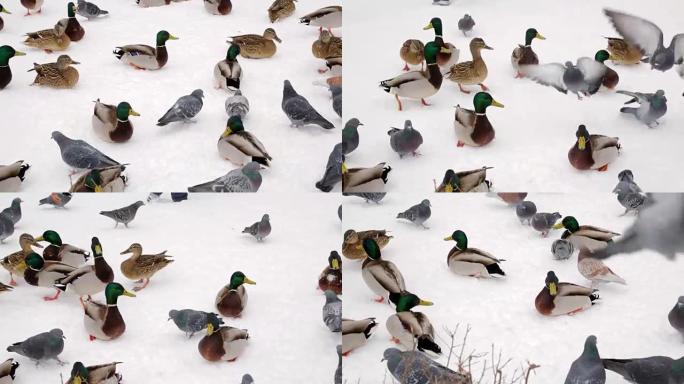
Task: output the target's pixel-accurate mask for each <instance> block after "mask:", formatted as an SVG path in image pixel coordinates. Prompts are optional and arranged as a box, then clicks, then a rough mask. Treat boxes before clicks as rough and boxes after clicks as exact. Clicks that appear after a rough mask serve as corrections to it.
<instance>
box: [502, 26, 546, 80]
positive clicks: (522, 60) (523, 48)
mask: <svg viewBox="0 0 684 384" xmlns="http://www.w3.org/2000/svg"><path fill="white" fill-rule="evenodd" d="M534 39H539V40H545V39H546V37H544V36H542V35H541V34H540V33H539V32H537V30H536V29H534V28H528V29H527V31H525V45H521V44H519V45H518V46H517V47H516V48H515V49H514V50H513V53H512V54H511V65H513V69H515V71H516V75H515V78H516V79H519V78H521V77H524V76H525V75H523V74H522V73H521V72H520V66H521V65H537V64H539V57H537V54H536V53H535V52H534V51H533V50H532V40H534Z"/></svg>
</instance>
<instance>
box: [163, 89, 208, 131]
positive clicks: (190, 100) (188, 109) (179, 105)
mask: <svg viewBox="0 0 684 384" xmlns="http://www.w3.org/2000/svg"><path fill="white" fill-rule="evenodd" d="M203 97H204V92H202V90H201V89H195V90H194V91H192V93H191V94H189V95H185V96H181V97H180V98H179V99H178V100H177V101H176V103H175V104H174V105H173V106H172V107H171V108H169V110H168V111H166V113H165V114H164V116H162V117H161V118H160V119H159V121H158V122H157V125H158V126H160V127H163V126H165V125H167V124H169V123H173V122H176V121H182V122H184V123H189V122H192V120H191V119H192V118H193V117H195V116H197V114H198V113H200V111H201V110H202V105H204V103H203V102H202V98H203Z"/></svg>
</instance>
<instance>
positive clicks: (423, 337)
mask: <svg viewBox="0 0 684 384" xmlns="http://www.w3.org/2000/svg"><path fill="white" fill-rule="evenodd" d="M392 296H393V300H392V301H393V302H395V303H396V304H397V308H396V313H395V314H393V315H392V316H390V317H388V318H387V322H386V323H385V326H386V327H387V331H388V332H389V334H390V335H391V336H392V341H394V342H395V343H397V344H401V345H402V346H403V347H404V348H406V349H407V350H409V351H412V350H415V349H418V350H419V351H422V352H425V351H431V352H434V353H437V354H440V353H442V349H441V348H440V347H439V345H437V343H435V339H434V337H435V329H434V327H433V326H432V323H430V319H429V318H428V317H427V316H426V315H425V314H424V313H421V312H414V311H412V310H411V309H413V308H414V307H416V306H419V305H423V306H431V305H432V302H430V301H427V300H422V299H420V298H419V297H418V296H416V295H414V294H413V293H411V292H407V291H404V292H401V293H398V294H392Z"/></svg>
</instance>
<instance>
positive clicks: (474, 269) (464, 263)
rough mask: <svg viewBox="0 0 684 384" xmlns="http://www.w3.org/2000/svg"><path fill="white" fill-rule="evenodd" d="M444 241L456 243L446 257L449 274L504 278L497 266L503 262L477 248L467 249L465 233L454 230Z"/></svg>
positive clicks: (499, 267) (503, 273)
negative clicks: (498, 276) (499, 276)
mask: <svg viewBox="0 0 684 384" xmlns="http://www.w3.org/2000/svg"><path fill="white" fill-rule="evenodd" d="M444 240H445V241H452V240H453V241H455V242H456V245H455V246H454V247H453V248H451V250H450V251H449V256H447V265H448V266H449V270H450V271H451V272H454V273H456V274H459V275H463V276H474V277H493V275H501V276H506V273H505V272H504V271H503V270H502V269H501V266H500V265H499V263H501V262H502V261H504V260H503V259H497V258H496V257H494V256H492V255H491V254H490V253H488V252H485V251H482V250H479V249H477V248H469V247H468V237H467V236H466V234H465V232H463V231H461V230H456V231H454V232H453V233H452V234H451V236H448V237H445V238H444Z"/></svg>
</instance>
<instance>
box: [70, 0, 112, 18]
mask: <svg viewBox="0 0 684 384" xmlns="http://www.w3.org/2000/svg"><path fill="white" fill-rule="evenodd" d="M76 12H77V13H78V14H79V15H81V16H83V17H85V18H86V19H88V20H90V19H96V18H97V17H98V16H105V15H109V12H108V11H105V10H104V9H100V7H98V6H97V5H95V4H93V3H90V2H87V1H85V0H78V6H77V7H76Z"/></svg>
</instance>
